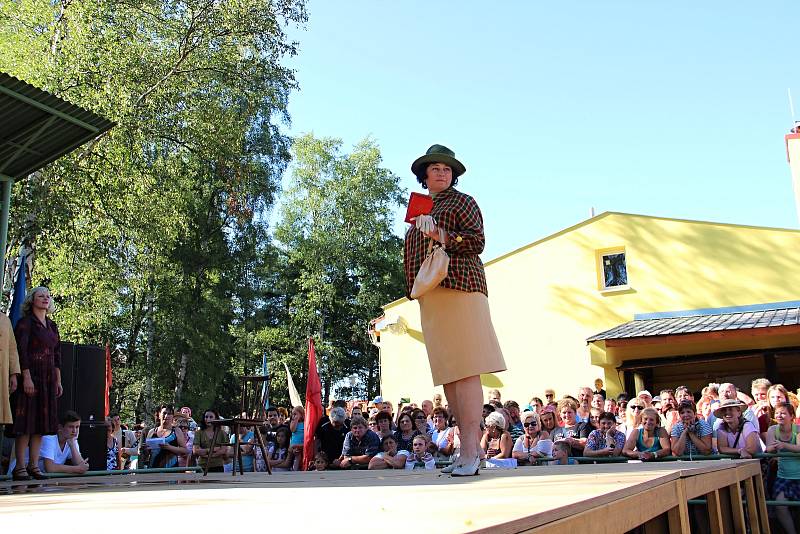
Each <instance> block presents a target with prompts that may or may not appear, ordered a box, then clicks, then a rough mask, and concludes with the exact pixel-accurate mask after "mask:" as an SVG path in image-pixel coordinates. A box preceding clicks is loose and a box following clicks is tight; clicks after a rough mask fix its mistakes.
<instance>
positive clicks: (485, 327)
mask: <svg viewBox="0 0 800 534" xmlns="http://www.w3.org/2000/svg"><path fill="white" fill-rule="evenodd" d="M419 308H420V315H421V319H422V333H423V335H424V337H425V348H426V350H427V351H428V361H429V362H430V365H431V375H433V384H434V385H436V386H438V385H441V384H449V383H451V382H456V381H458V380H461V379H462V378H467V377H470V376H477V375H480V374H487V373H496V372H498V371H505V370H506V362H505V360H504V359H503V353H502V351H501V350H500V344H499V343H498V342H497V335H496V334H495V333H494V326H492V318H491V316H490V315H489V299H487V298H486V295H484V294H483V293H480V292H474V293H466V292H464V291H458V290H455V289H447V288H444V287H441V286H439V287H437V288H436V289H433V290H431V291H430V292H429V293H426V294H425V295H423V296H422V297H420V298H419Z"/></svg>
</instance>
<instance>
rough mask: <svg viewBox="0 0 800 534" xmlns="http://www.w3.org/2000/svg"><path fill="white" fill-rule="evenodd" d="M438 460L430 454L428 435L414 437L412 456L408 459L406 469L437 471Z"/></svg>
mask: <svg viewBox="0 0 800 534" xmlns="http://www.w3.org/2000/svg"><path fill="white" fill-rule="evenodd" d="M435 468H436V459H435V458H434V457H433V455H432V454H431V453H429V452H428V438H427V436H426V435H419V436H415V437H414V441H413V442H412V443H411V454H410V455H408V458H406V469H407V470H412V469H435Z"/></svg>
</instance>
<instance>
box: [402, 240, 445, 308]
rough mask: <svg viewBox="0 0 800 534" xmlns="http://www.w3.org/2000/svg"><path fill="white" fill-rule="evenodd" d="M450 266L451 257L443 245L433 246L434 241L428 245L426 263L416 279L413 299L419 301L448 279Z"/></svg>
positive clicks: (412, 293) (423, 263)
mask: <svg viewBox="0 0 800 534" xmlns="http://www.w3.org/2000/svg"><path fill="white" fill-rule="evenodd" d="M449 266H450V256H448V255H447V252H445V251H444V248H442V246H441V245H436V246H435V247H434V246H433V239H431V242H430V243H429V244H428V252H427V254H426V255H425V261H423V262H422V265H421V266H420V268H419V272H417V276H416V278H414V287H412V288H411V298H412V299H418V298H420V297H421V296H422V295H424V294H425V293H427V292H428V291H430V290H431V289H433V288H435V287H436V286H438V285H439V284H441V283H442V280H444V279H445V278H446V277H447V268H448V267H449Z"/></svg>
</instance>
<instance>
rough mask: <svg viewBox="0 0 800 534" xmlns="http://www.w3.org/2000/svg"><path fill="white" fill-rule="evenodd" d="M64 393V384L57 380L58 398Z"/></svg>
mask: <svg viewBox="0 0 800 534" xmlns="http://www.w3.org/2000/svg"><path fill="white" fill-rule="evenodd" d="M63 394H64V386H62V385H61V382H56V398H59V397H61V395H63Z"/></svg>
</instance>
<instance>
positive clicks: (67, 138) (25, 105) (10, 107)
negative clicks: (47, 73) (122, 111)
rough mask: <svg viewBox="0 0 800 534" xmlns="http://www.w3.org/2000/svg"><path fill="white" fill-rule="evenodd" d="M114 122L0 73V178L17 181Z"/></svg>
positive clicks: (98, 133) (106, 128)
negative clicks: (2, 176) (1, 176)
mask: <svg viewBox="0 0 800 534" xmlns="http://www.w3.org/2000/svg"><path fill="white" fill-rule="evenodd" d="M112 126H114V123H113V122H111V121H109V120H107V119H104V118H103V117H101V116H99V115H96V114H95V113H92V112H91V111H88V110H86V109H83V108H82V107H79V106H76V105H75V104H72V103H70V102H67V101H66V100H62V99H61V98H58V97H57V96H54V95H52V94H50V93H47V92H45V91H42V90H41V89H37V88H36V87H34V86H32V85H30V84H28V83H25V82H23V81H22V80H18V79H17V78H14V77H13V76H10V75H8V74H6V73H4V72H0V175H5V176H10V177H11V178H14V179H21V178H24V177H25V176H27V175H28V174H30V173H32V172H34V171H36V170H38V169H41V168H42V167H44V166H45V165H47V164H48V163H50V162H51V161H55V160H56V159H58V158H60V157H61V156H63V155H64V154H67V153H68V152H70V151H72V150H74V149H76V148H77V147H79V146H80V145H82V144H84V143H86V142H87V141H89V140H90V139H93V138H94V137H96V136H98V135H100V134H101V133H103V132H105V131H106V130H108V129H110V128H111V127H112Z"/></svg>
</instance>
